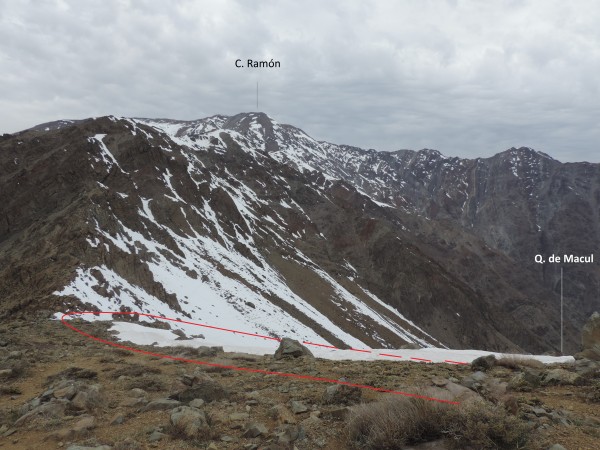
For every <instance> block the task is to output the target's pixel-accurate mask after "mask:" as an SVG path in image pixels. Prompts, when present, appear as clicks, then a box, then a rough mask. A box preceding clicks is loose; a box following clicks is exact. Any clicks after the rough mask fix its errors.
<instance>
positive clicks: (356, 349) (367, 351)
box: [349, 348, 371, 353]
mask: <svg viewBox="0 0 600 450" xmlns="http://www.w3.org/2000/svg"><path fill="white" fill-rule="evenodd" d="M349 350H352V351H353V352H361V353H371V350H361V349H359V348H351V349H349Z"/></svg>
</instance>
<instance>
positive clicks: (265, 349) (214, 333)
mask: <svg viewBox="0 0 600 450" xmlns="http://www.w3.org/2000/svg"><path fill="white" fill-rule="evenodd" d="M61 317H62V314H61V313H57V314H56V315H55V318H56V319H60V318H61ZM84 319H85V320H89V319H91V320H110V316H99V317H92V316H84ZM143 319H144V317H140V320H143ZM168 323H169V324H170V325H171V327H172V328H173V329H175V328H176V329H181V330H182V331H183V332H184V333H186V335H187V336H194V335H200V334H201V335H202V336H203V338H192V339H188V340H178V339H177V338H178V337H179V336H177V335H176V334H174V333H173V332H172V331H170V330H161V329H157V328H150V327H147V326H144V325H140V324H136V323H130V322H120V321H117V322H114V323H113V325H112V328H111V330H112V331H116V332H117V335H116V338H117V339H118V340H119V341H120V342H131V343H133V344H135V345H155V346H156V347H157V351H156V352H157V353H160V348H158V347H173V346H185V347H198V346H209V347H210V346H222V347H223V350H224V351H225V352H240V353H248V354H251V355H265V354H269V355H272V354H273V353H274V352H275V350H276V349H277V347H278V346H279V342H278V341H274V340H268V339H263V338H260V337H255V336H247V335H243V334H240V333H232V332H229V331H222V330H215V329H211V328H207V327H202V326H197V325H188V324H181V323H175V322H171V321H169V322H168ZM205 325H212V326H219V324H205ZM221 325H222V324H221ZM238 331H245V330H238ZM280 337H291V338H297V336H293V335H289V334H288V335H282V336H280ZM309 342H312V341H309ZM314 343H316V344H319V343H321V344H322V343H323V341H315V342H314ZM306 346H307V347H308V348H309V349H310V351H311V352H312V353H313V355H314V356H315V357H317V358H323V359H329V360H353V361H380V360H387V361H406V362H420V363H422V362H423V361H422V360H427V361H429V362H431V363H444V362H449V361H451V362H454V363H471V362H472V361H473V360H474V359H476V358H478V357H480V356H486V355H495V356H496V358H501V357H514V358H517V359H518V358H527V359H535V360H537V361H541V362H543V363H545V364H556V363H572V362H574V361H575V359H574V358H573V357H572V356H547V355H522V354H508V353H496V352H486V351H482V350H449V349H442V348H422V349H418V350H405V349H402V350H391V349H369V352H368V353H366V352H358V351H355V350H333V349H329V348H323V347H319V346H315V345H310V344H307V345H306ZM358 349H359V350H361V349H365V350H366V348H365V347H363V348H358ZM389 355H393V356H389ZM414 358H418V359H414Z"/></svg>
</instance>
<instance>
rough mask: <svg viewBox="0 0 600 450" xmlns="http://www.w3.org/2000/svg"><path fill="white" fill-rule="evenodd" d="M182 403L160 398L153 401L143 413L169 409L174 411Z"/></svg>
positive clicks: (145, 407)
mask: <svg viewBox="0 0 600 450" xmlns="http://www.w3.org/2000/svg"><path fill="white" fill-rule="evenodd" d="M180 405H181V402H179V401H177V400H172V399H170V398H160V399H158V400H153V401H151V402H150V403H148V404H147V405H146V406H144V408H143V409H142V412H146V411H166V410H168V409H173V408H175V407H177V406H180Z"/></svg>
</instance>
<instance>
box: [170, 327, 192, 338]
mask: <svg viewBox="0 0 600 450" xmlns="http://www.w3.org/2000/svg"><path fill="white" fill-rule="evenodd" d="M171 333H173V334H175V335H176V336H177V338H176V339H175V340H176V341H189V340H190V339H191V338H189V337H187V335H186V334H185V333H184V332H183V330H179V329H177V330H171Z"/></svg>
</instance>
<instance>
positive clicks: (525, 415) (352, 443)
mask: <svg viewBox="0 0 600 450" xmlns="http://www.w3.org/2000/svg"><path fill="white" fill-rule="evenodd" d="M80 327H81V329H82V330H85V331H87V332H90V333H92V334H94V335H98V336H104V337H105V338H107V339H112V336H111V334H110V333H109V332H108V331H107V328H108V323H102V322H96V323H83V322H82V323H81V325H80ZM146 348H147V349H150V350H151V351H156V352H161V353H165V354H171V355H176V356H181V357H183V358H188V359H193V360H199V361H207V362H214V363H218V364H223V365H233V366H243V367H248V368H257V369H264V370H269V371H277V372H287V373H297V374H307V375H311V376H317V377H324V378H331V379H346V380H348V381H351V382H353V383H358V384H365V385H371V386H376V387H381V388H386V389H392V390H396V391H407V392H416V393H419V394H423V395H430V396H434V397H440V398H445V399H454V400H456V401H458V402H460V404H459V405H453V404H441V403H436V402H430V401H425V400H415V399H411V398H408V397H403V396H399V395H389V394H382V393H378V392H373V391H368V390H364V389H356V388H350V387H348V386H341V385H337V384H331V383H324V382H315V381H312V380H301V379H295V378H284V377H281V376H276V375H266V374H262V373H250V372H242V371H234V370H227V369H223V368H218V367H210V366H206V365H198V364H193V363H185V362H181V361H173V360H168V359H163V358H159V357H156V356H148V355H142V354H139V353H132V352H129V351H126V350H122V349H117V348H114V347H110V346H108V345H106V344H102V343H100V342H95V341H92V340H90V339H88V338H86V337H84V336H81V335H79V334H77V333H75V332H73V331H72V330H69V329H67V328H66V327H64V326H63V325H62V324H61V323H60V322H58V321H50V320H48V319H47V318H38V319H32V320H30V319H26V318H20V319H19V318H17V319H13V320H11V322H10V323H3V324H0V448H7V449H41V448H44V449H54V448H64V449H69V450H78V449H79V450H81V449H89V448H92V449H96V450H107V449H115V450H118V449H120V450H125V449H130V450H133V449H154V448H158V449H186V448H190V449H192V448H200V449H211V450H214V449H265V450H266V449H271V450H274V449H299V450H300V449H345V448H350V449H351V448H356V449H385V448H388V449H396V448H397V449H400V448H415V449H417V448H418V449H451V448H477V449H478V448H507V449H508V448H530V449H548V448H552V449H554V450H558V449H561V448H563V447H564V448H566V449H569V450H570V449H598V448H600V362H594V361H592V360H589V359H585V358H583V359H578V360H577V361H576V362H575V363H574V364H571V365H560V366H540V365H539V363H536V362H535V361H531V360H526V359H524V360H500V361H493V360H480V361H477V362H476V363H475V364H473V365H472V366H452V365H447V364H421V363H409V362H399V361H377V362H357V361H327V360H319V359H314V358H311V357H309V356H302V357H299V358H293V357H289V358H282V359H275V357H274V356H273V355H265V356H252V355H245V354H232V353H224V352H222V350H221V349H219V348H208V347H204V348H198V349H190V348H187V349H186V348H180V347H176V348H168V349H165V348H160V349H157V348H153V347H146ZM561 445H562V447H561Z"/></svg>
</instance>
